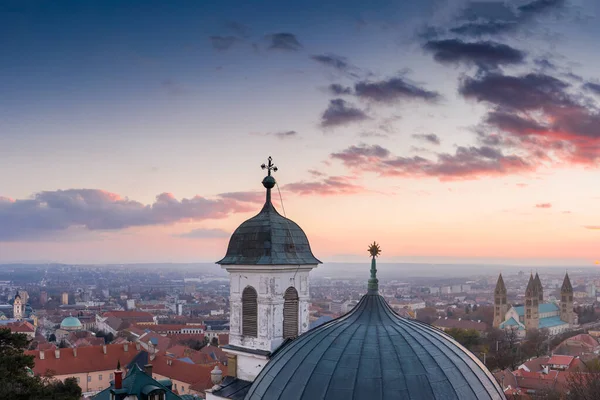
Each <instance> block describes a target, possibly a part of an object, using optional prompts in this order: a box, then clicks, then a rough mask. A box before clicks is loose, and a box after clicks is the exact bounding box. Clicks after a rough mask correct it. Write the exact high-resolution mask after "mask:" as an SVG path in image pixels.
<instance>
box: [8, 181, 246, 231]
mask: <svg viewBox="0 0 600 400" xmlns="http://www.w3.org/2000/svg"><path fill="white" fill-rule="evenodd" d="M253 209H254V207H252V206H250V205H248V204H244V203H240V202H239V201H236V200H233V199H231V198H224V197H221V198H217V199H213V200H211V199H206V198H204V197H200V196H195V197H193V198H190V199H182V200H177V199H176V198H175V197H174V196H173V195H172V194H170V193H162V194H159V195H158V196H156V200H155V202H154V203H152V204H149V205H145V204H142V203H140V202H137V201H134V200H129V199H127V198H122V197H120V196H119V195H117V194H115V193H110V192H106V191H103V190H97V189H68V190H57V191H45V192H40V193H36V194H35V195H34V196H33V197H32V198H30V199H23V200H9V199H6V198H0V241H10V240H28V239H29V238H34V237H41V236H48V235H52V234H53V233H57V232H64V231H66V230H67V229H71V228H79V229H84V230H90V231H94V230H120V229H126V228H129V227H135V226H152V225H170V224H174V223H177V222H190V221H202V220H206V219H218V218H226V217H228V216H229V215H231V214H232V213H237V212H247V211H252V210H253Z"/></svg>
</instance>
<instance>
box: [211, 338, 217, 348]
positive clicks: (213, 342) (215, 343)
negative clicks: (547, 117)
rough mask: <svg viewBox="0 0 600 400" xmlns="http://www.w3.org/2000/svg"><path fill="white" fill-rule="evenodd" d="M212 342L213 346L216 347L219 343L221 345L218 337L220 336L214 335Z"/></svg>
mask: <svg viewBox="0 0 600 400" xmlns="http://www.w3.org/2000/svg"><path fill="white" fill-rule="evenodd" d="M210 344H212V345H213V346H215V347H216V346H218V345H219V338H218V337H216V336H214V337H213V338H212V339H211V341H210Z"/></svg>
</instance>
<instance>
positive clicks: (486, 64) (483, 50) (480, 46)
mask: <svg viewBox="0 0 600 400" xmlns="http://www.w3.org/2000/svg"><path fill="white" fill-rule="evenodd" d="M423 48H424V49H425V50H426V51H429V52H431V53H433V58H434V59H435V60H436V61H437V62H439V63H441V64H465V65H467V66H472V65H475V66H477V67H479V68H482V69H496V68H498V67H499V66H501V65H513V64H522V63H523V61H524V60H525V53H524V52H522V51H520V50H517V49H515V48H513V47H510V46H507V45H505V44H501V43H496V42H489V41H488V42H476V43H467V42H464V41H462V40H460V39H448V40H432V41H429V42H427V43H425V45H423Z"/></svg>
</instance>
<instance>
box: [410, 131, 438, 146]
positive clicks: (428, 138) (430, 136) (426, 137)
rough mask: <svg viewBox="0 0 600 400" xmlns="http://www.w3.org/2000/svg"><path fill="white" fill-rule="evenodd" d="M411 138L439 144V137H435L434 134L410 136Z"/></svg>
mask: <svg viewBox="0 0 600 400" xmlns="http://www.w3.org/2000/svg"><path fill="white" fill-rule="evenodd" d="M412 137H414V138H415V139H419V140H424V141H426V142H429V143H432V144H440V143H441V140H440V137H439V136H438V135H436V134H435V133H419V134H415V135H412Z"/></svg>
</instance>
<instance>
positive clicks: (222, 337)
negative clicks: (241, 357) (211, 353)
mask: <svg viewBox="0 0 600 400" xmlns="http://www.w3.org/2000/svg"><path fill="white" fill-rule="evenodd" d="M227 344H229V333H219V346H225V345H227Z"/></svg>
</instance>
